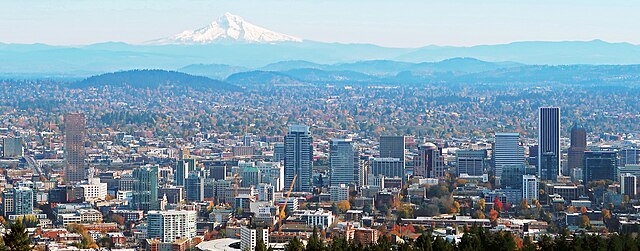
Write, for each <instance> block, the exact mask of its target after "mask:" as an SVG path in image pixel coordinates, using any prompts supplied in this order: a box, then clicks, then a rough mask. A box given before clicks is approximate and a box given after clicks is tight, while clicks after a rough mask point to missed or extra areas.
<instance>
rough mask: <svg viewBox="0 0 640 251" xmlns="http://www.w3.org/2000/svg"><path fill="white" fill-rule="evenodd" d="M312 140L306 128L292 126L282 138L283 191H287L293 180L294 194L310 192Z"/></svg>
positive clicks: (311, 185) (311, 184) (311, 186)
mask: <svg viewBox="0 0 640 251" xmlns="http://www.w3.org/2000/svg"><path fill="white" fill-rule="evenodd" d="M312 143H313V140H312V138H311V132H310V131H309V127H308V126H303V125H292V126H289V131H288V133H287V135H286V136H285V137H284V153H285V154H284V155H285V156H284V189H289V187H290V186H291V184H292V183H293V178H294V177H296V176H297V178H296V180H295V183H294V184H293V190H292V191H294V192H311V190H312V188H313V183H312V168H313V145H312Z"/></svg>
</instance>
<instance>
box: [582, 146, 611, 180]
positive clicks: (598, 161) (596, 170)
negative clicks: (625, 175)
mask: <svg viewBox="0 0 640 251" xmlns="http://www.w3.org/2000/svg"><path fill="white" fill-rule="evenodd" d="M616 161H617V154H616V152H610V151H587V152H585V153H584V169H583V173H584V174H583V179H584V180H583V184H588V183H589V182H591V181H597V180H616V172H617V165H616Z"/></svg>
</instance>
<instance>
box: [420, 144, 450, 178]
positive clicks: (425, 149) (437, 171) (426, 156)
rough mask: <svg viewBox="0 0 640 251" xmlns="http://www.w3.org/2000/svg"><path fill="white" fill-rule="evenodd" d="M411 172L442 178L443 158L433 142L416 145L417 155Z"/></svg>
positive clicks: (443, 173)
mask: <svg viewBox="0 0 640 251" xmlns="http://www.w3.org/2000/svg"><path fill="white" fill-rule="evenodd" d="M415 163H416V164H415V165H414V167H413V174H414V175H417V176H422V177H425V178H442V177H444V175H445V169H444V159H443V158H442V156H441V155H440V151H439V150H438V147H437V146H436V145H435V144H433V143H426V144H422V145H419V146H418V157H417V159H416V162H415Z"/></svg>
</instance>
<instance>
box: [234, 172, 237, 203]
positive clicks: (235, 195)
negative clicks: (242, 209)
mask: <svg viewBox="0 0 640 251" xmlns="http://www.w3.org/2000/svg"><path fill="white" fill-rule="evenodd" d="M233 179H235V186H234V190H235V191H234V193H233V194H234V198H235V197H238V170H236V173H235V174H234V175H233Z"/></svg>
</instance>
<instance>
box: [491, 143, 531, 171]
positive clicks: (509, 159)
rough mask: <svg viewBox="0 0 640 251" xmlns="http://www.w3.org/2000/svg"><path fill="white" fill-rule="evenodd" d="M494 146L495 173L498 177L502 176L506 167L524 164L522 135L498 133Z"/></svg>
mask: <svg viewBox="0 0 640 251" xmlns="http://www.w3.org/2000/svg"><path fill="white" fill-rule="evenodd" d="M495 137H496V141H495V144H494V146H493V148H494V149H493V164H494V166H493V169H494V170H493V171H494V173H495V176H496V177H501V176H502V170H503V168H504V166H505V165H522V164H523V163H524V149H523V148H522V147H520V144H519V141H520V134H519V133H517V132H514V133H508V132H503V133H496V135H495Z"/></svg>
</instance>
